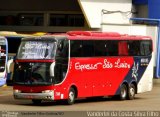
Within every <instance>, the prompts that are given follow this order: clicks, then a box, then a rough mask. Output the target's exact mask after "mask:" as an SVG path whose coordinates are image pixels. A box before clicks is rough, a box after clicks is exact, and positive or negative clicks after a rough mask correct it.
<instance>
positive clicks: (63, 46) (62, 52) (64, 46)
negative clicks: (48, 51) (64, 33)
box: [56, 40, 68, 58]
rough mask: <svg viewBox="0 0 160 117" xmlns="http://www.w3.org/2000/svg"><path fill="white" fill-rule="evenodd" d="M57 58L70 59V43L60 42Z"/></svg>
mask: <svg viewBox="0 0 160 117" xmlns="http://www.w3.org/2000/svg"><path fill="white" fill-rule="evenodd" d="M56 56H58V57H64V58H65V57H67V58H68V41H66V40H59V41H58V44H57V52H56Z"/></svg>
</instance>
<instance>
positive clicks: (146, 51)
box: [140, 41, 152, 56]
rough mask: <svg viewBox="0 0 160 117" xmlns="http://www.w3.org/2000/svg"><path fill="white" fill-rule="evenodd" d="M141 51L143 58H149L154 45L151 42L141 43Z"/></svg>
mask: <svg viewBox="0 0 160 117" xmlns="http://www.w3.org/2000/svg"><path fill="white" fill-rule="evenodd" d="M140 50H141V55H142V56H147V55H150V54H151V53H152V43H151V41H141V43H140Z"/></svg>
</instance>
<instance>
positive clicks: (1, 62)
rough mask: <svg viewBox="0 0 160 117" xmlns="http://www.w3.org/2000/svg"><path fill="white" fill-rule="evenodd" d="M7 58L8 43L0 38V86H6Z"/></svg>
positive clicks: (3, 38)
mask: <svg viewBox="0 0 160 117" xmlns="http://www.w3.org/2000/svg"><path fill="white" fill-rule="evenodd" d="M7 56H8V42H7V39H6V38H5V37H2V36H0V86H3V85H5V84H6V79H7V72H6V64H7Z"/></svg>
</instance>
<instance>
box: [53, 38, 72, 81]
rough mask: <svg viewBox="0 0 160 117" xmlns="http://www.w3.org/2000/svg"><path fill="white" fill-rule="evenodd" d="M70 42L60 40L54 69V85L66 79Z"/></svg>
mask: <svg viewBox="0 0 160 117" xmlns="http://www.w3.org/2000/svg"><path fill="white" fill-rule="evenodd" d="M68 47H69V44H68V41H67V40H65V39H59V40H58V44H57V50H56V57H55V61H56V62H55V68H54V84H59V83H61V82H62V81H63V80H64V78H65V77H66V73H67V69H68Z"/></svg>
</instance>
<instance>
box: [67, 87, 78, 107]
mask: <svg viewBox="0 0 160 117" xmlns="http://www.w3.org/2000/svg"><path fill="white" fill-rule="evenodd" d="M75 98H76V93H75V90H74V88H70V90H69V93H68V99H67V104H68V105H72V104H74V102H75Z"/></svg>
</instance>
